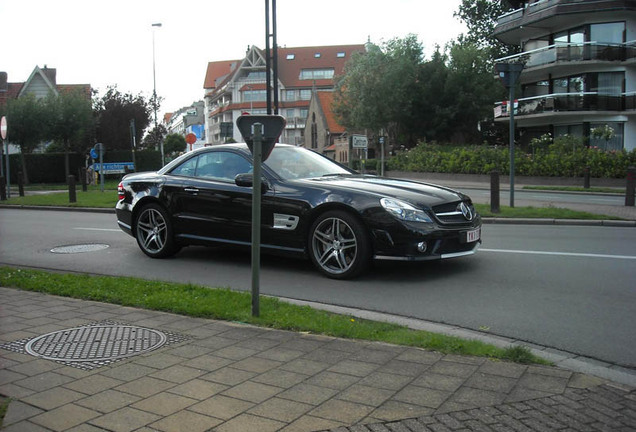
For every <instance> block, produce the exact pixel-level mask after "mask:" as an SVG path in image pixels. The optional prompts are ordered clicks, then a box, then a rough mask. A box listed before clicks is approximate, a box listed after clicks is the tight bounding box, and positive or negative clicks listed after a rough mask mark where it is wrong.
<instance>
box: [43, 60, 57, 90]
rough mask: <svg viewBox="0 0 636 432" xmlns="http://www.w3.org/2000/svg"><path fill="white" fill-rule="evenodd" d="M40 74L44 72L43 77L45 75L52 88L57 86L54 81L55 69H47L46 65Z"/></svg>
mask: <svg viewBox="0 0 636 432" xmlns="http://www.w3.org/2000/svg"><path fill="white" fill-rule="evenodd" d="M42 72H44V75H46V77H47V78H48V79H49V81H51V84H53V85H54V86H56V85H57V82H56V81H55V75H56V74H57V69H49V68H48V67H47V66H46V65H44V69H42Z"/></svg>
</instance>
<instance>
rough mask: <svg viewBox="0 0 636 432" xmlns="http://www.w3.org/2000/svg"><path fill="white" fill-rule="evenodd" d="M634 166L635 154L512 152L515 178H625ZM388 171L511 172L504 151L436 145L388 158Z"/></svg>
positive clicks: (566, 146) (569, 148)
mask: <svg viewBox="0 0 636 432" xmlns="http://www.w3.org/2000/svg"><path fill="white" fill-rule="evenodd" d="M630 166H636V150H634V151H631V152H627V151H611V152H605V151H601V150H598V149H593V148H586V147H583V146H580V145H579V146H577V145H572V142H571V141H567V140H564V141H559V140H558V139H557V140H556V142H555V143H554V144H552V145H550V146H549V147H548V148H545V149H536V150H535V152H534V153H526V152H525V151H520V150H516V151H515V174H516V175H523V176H546V177H582V176H583V173H584V170H585V167H590V175H591V176H592V177H596V178H625V176H626V173H627V168H628V167H630ZM387 167H388V169H389V170H395V171H416V172H440V173H462V174H489V173H490V172H491V171H492V170H494V169H498V170H499V172H500V173H501V174H503V175H507V174H509V172H510V153H509V150H508V148H507V147H500V148H496V147H491V146H471V147H462V148H454V149H452V150H451V151H447V150H446V149H444V150H443V151H442V149H441V146H439V145H436V144H419V145H418V146H417V147H415V148H413V149H411V150H409V151H406V152H403V153H400V154H399V155H397V156H395V157H393V158H391V159H390V160H389V161H388V163H387Z"/></svg>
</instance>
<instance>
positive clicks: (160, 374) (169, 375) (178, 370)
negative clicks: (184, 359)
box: [149, 365, 206, 384]
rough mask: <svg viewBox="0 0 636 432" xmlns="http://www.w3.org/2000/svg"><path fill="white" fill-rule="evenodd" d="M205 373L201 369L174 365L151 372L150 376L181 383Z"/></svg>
mask: <svg viewBox="0 0 636 432" xmlns="http://www.w3.org/2000/svg"><path fill="white" fill-rule="evenodd" d="M205 373H206V371H202V370H200V369H195V368H191V367H187V366H182V365H174V366H170V367H168V368H166V369H161V370H160V371H157V372H155V373H153V374H150V375H149V376H150V377H153V378H159V379H162V380H165V381H170V382H173V383H176V384H181V383H184V382H186V381H190V380H191V379H194V378H197V377H199V376H201V375H204V374H205Z"/></svg>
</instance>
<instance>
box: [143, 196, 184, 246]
mask: <svg viewBox="0 0 636 432" xmlns="http://www.w3.org/2000/svg"><path fill="white" fill-rule="evenodd" d="M135 237H136V239H137V244H138V245H139V248H140V249H141V251H142V252H143V253H145V254H146V255H148V256H149V257H151V258H166V257H169V256H172V255H174V254H175V253H177V251H178V250H179V247H177V246H176V244H175V241H174V235H173V232H172V223H171V222H170V218H169V217H168V214H167V213H166V211H165V210H164V208H163V207H161V206H160V205H158V204H148V205H146V206H144V207H143V208H142V209H141V211H140V212H139V215H138V216H137V220H136V221H135Z"/></svg>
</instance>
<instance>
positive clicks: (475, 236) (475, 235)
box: [466, 228, 481, 243]
mask: <svg viewBox="0 0 636 432" xmlns="http://www.w3.org/2000/svg"><path fill="white" fill-rule="evenodd" d="M480 238H481V228H477V229H475V230H471V231H467V232H466V243H472V242H476V241H477V240H479V239H480Z"/></svg>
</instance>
